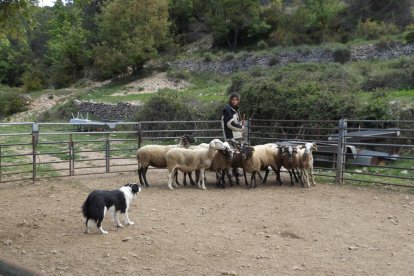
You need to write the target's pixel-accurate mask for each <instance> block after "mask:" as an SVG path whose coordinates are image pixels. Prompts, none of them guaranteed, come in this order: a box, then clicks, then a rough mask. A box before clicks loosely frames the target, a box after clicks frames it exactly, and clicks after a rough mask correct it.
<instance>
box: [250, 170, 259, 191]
mask: <svg viewBox="0 0 414 276" xmlns="http://www.w3.org/2000/svg"><path fill="white" fill-rule="evenodd" d="M256 173H257V174H259V175H260V173H258V172H253V174H252V176H253V180H254V186H253V189H254V188H256V187H257V182H256ZM252 183H253V181H250V184H252Z"/></svg>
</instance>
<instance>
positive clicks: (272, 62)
mask: <svg viewBox="0 0 414 276" xmlns="http://www.w3.org/2000/svg"><path fill="white" fill-rule="evenodd" d="M280 62H281V60H280V57H279V55H272V57H271V58H270V60H269V66H275V65H278V64H279V63H280Z"/></svg>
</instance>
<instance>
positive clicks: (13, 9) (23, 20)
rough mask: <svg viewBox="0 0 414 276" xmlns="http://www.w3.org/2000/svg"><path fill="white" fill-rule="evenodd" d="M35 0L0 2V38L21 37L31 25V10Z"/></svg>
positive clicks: (6, 0) (3, 0)
mask: <svg viewBox="0 0 414 276" xmlns="http://www.w3.org/2000/svg"><path fill="white" fill-rule="evenodd" d="M36 3H37V0H19V1H16V0H2V1H1V2H0V14H1V16H0V39H2V38H5V37H10V38H13V39H23V40H24V36H25V33H26V32H27V30H28V29H30V28H31V27H33V22H32V12H33V10H34V4H36Z"/></svg>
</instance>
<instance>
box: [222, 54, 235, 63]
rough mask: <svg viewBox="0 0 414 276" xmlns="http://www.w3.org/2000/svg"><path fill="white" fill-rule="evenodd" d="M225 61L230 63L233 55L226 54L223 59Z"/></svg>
mask: <svg viewBox="0 0 414 276" xmlns="http://www.w3.org/2000/svg"><path fill="white" fill-rule="evenodd" d="M223 59H224V60H225V61H230V60H233V59H234V55H233V54H232V53H227V54H226V55H225V56H224V58H223Z"/></svg>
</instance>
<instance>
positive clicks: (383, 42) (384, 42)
mask: <svg viewBox="0 0 414 276" xmlns="http://www.w3.org/2000/svg"><path fill="white" fill-rule="evenodd" d="M395 43H396V42H395V41H394V40H392V39H390V38H388V37H382V38H381V39H380V40H379V41H378V42H377V43H375V46H377V48H378V49H388V48H390V47H392V46H394V45H395Z"/></svg>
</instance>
